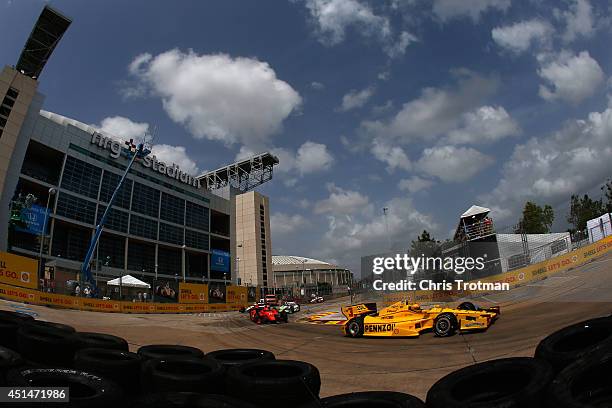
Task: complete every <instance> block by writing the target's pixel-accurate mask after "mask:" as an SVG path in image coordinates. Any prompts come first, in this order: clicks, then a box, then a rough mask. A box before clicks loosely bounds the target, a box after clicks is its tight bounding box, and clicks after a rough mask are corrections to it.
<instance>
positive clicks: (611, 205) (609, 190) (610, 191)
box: [601, 179, 612, 213]
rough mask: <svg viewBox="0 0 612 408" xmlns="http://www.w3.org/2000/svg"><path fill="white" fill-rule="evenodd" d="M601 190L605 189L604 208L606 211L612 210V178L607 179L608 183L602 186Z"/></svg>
mask: <svg viewBox="0 0 612 408" xmlns="http://www.w3.org/2000/svg"><path fill="white" fill-rule="evenodd" d="M601 191H603V193H604V196H605V197H606V203H605V204H604V209H605V210H606V212H608V213H610V212H612V179H609V180H608V181H606V184H604V185H603V186H601Z"/></svg>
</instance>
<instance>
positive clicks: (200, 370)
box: [140, 357, 223, 394]
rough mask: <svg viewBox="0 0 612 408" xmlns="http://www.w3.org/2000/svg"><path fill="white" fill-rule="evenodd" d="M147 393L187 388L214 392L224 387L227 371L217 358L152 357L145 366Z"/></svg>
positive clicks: (143, 369) (143, 379) (144, 382)
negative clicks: (223, 370) (224, 374)
mask: <svg viewBox="0 0 612 408" xmlns="http://www.w3.org/2000/svg"><path fill="white" fill-rule="evenodd" d="M140 378H141V383H142V388H143V391H144V392H155V391H177V392H178V391H186V392H199V393H202V394H214V393H218V392H220V391H222V390H223V372H222V369H221V365H220V364H219V363H217V362H216V361H215V360H212V359H207V358H194V357H174V358H168V359H165V358H164V359H161V358H156V359H151V360H148V361H146V362H145V363H144V364H143V366H142V372H141V377H140Z"/></svg>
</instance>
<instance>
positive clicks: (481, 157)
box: [417, 146, 494, 183]
mask: <svg viewBox="0 0 612 408" xmlns="http://www.w3.org/2000/svg"><path fill="white" fill-rule="evenodd" d="M493 161H494V160H493V158H492V157H489V156H487V155H485V154H483V153H481V152H479V151H478V150H476V149H473V148H471V147H455V146H436V147H431V148H427V149H425V150H423V155H422V156H421V158H420V159H419V161H418V162H417V167H418V168H419V170H421V171H423V172H424V173H426V174H429V175H430V176H435V177H438V178H439V179H440V180H442V181H445V182H451V183H452V182H462V181H466V180H469V179H470V178H472V177H473V176H474V175H475V174H477V173H478V172H480V171H481V170H482V169H484V168H485V167H487V166H489V165H490V164H492V163H493Z"/></svg>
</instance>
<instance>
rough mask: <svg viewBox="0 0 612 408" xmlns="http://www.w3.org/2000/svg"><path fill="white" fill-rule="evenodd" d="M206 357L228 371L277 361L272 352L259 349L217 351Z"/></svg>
mask: <svg viewBox="0 0 612 408" xmlns="http://www.w3.org/2000/svg"><path fill="white" fill-rule="evenodd" d="M206 357H207V358H210V359H213V360H215V361H216V362H217V363H219V364H221V366H222V367H223V368H224V369H226V370H227V369H230V368H231V367H237V366H241V365H243V364H248V363H253V362H255V361H261V360H275V359H276V357H275V356H274V354H272V353H271V352H269V351H266V350H259V349H225V350H215V351H213V352H210V353H208V354H206Z"/></svg>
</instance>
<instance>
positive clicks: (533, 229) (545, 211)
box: [515, 201, 555, 234]
mask: <svg viewBox="0 0 612 408" xmlns="http://www.w3.org/2000/svg"><path fill="white" fill-rule="evenodd" d="M554 219H555V213H554V211H553V209H552V207H551V206H550V205H548V204H547V205H545V206H544V207H540V206H539V205H537V204H536V203H533V202H531V201H527V202H526V203H525V207H524V208H523V217H522V218H521V219H520V221H519V223H518V226H517V228H516V230H515V232H516V233H517V234H547V233H549V232H550V228H551V227H552V224H553V221H554Z"/></svg>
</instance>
